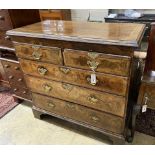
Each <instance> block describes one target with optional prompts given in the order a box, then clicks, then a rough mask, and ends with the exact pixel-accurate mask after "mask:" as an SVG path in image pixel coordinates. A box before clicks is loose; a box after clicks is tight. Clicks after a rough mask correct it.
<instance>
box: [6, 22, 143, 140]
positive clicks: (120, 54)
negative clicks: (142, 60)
mask: <svg viewBox="0 0 155 155" xmlns="http://www.w3.org/2000/svg"><path fill="white" fill-rule="evenodd" d="M144 28H145V25H143V24H114V23H111V24H102V23H88V22H71V21H50V20H47V21H44V22H40V23H36V24H33V25H29V26H25V27H22V28H18V29H14V30H11V31H8V32H7V34H8V35H9V36H10V37H11V38H12V41H13V43H14V46H15V49H16V54H17V56H18V58H19V62H20V66H21V68H22V71H23V72H24V77H25V80H26V83H27V86H28V88H29V90H30V91H31V92H32V99H33V112H34V115H35V116H36V117H40V116H41V115H42V114H50V115H52V116H55V117H58V118H61V119H64V120H67V121H70V122H74V123H77V124H80V125H83V126H86V127H89V128H92V129H94V130H97V131H100V132H102V133H104V134H105V135H107V136H108V137H110V139H112V140H113V142H114V143H115V142H116V140H117V142H118V143H124V142H125V140H126V138H127V130H128V125H129V123H128V122H129V121H130V118H129V115H128V113H127V111H130V110H132V108H133V106H132V104H131V103H130V102H129V100H128V98H129V93H131V92H130V90H131V89H130V88H132V77H133V75H132V73H133V72H132V68H133V52H134V49H135V48H137V47H139V45H140V42H141V38H142V36H143V33H144ZM94 75H95V76H96V80H95V81H94V82H93V80H92V76H94Z"/></svg>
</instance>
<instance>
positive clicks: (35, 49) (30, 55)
mask: <svg viewBox="0 0 155 155" xmlns="http://www.w3.org/2000/svg"><path fill="white" fill-rule="evenodd" d="M14 47H15V49H16V54H17V56H18V57H20V58H25V59H30V60H37V61H43V62H48V63H53V64H62V63H63V60H62V54H61V49H60V48H57V47H48V46H40V45H30V44H18V43H15V44H14Z"/></svg>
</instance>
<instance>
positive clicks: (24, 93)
mask: <svg viewBox="0 0 155 155" xmlns="http://www.w3.org/2000/svg"><path fill="white" fill-rule="evenodd" d="M11 89H12V91H13V93H14V94H15V95H17V96H19V97H22V98H24V99H27V100H32V97H31V93H30V91H29V90H28V89H26V88H23V87H19V86H13V85H11Z"/></svg>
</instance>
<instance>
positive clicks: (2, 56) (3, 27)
mask: <svg viewBox="0 0 155 155" xmlns="http://www.w3.org/2000/svg"><path fill="white" fill-rule="evenodd" d="M27 17H29V18H27ZM39 21H40V17H39V10H28V9H27V10H24V9H1V10H0V87H2V86H3V87H4V86H5V87H6V86H7V87H9V89H10V88H11V90H12V92H13V94H14V99H16V101H18V98H20V99H21V98H22V99H25V100H31V96H29V95H28V94H29V92H28V90H27V88H26V86H25V84H24V83H23V80H21V81H18V80H20V79H21V77H22V79H23V75H22V74H23V73H22V71H21V70H20V69H18V70H15V69H14V67H17V66H18V67H20V66H19V62H18V59H17V57H16V55H15V52H14V51H15V49H14V47H13V44H12V42H11V40H10V37H9V36H7V35H6V31H7V30H10V29H13V28H17V27H21V26H24V25H27V24H32V23H35V22H39ZM5 66H8V67H5ZM4 84H5V85H4ZM17 87H18V88H17ZM25 88H26V89H25ZM3 90H4V89H3Z"/></svg>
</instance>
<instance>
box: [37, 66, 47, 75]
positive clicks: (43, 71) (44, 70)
mask: <svg viewBox="0 0 155 155" xmlns="http://www.w3.org/2000/svg"><path fill="white" fill-rule="evenodd" d="M47 71H48V70H47V69H46V68H45V67H38V73H39V74H40V75H45V74H46V73H47Z"/></svg>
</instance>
